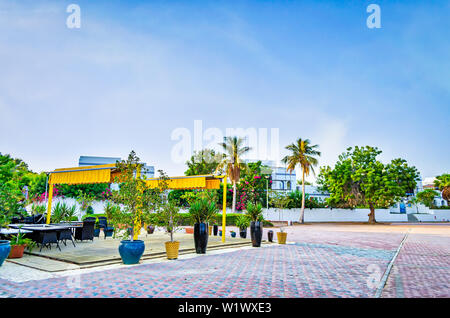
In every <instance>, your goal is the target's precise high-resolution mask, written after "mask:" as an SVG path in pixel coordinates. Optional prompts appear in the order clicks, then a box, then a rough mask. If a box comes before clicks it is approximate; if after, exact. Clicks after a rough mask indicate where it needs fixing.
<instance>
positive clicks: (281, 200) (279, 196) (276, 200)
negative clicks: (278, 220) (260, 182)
mask: <svg viewBox="0 0 450 318" xmlns="http://www.w3.org/2000/svg"><path fill="white" fill-rule="evenodd" d="M269 201H270V204H271V205H272V206H274V207H275V208H276V209H286V208H287V207H288V206H289V205H290V204H292V202H293V201H294V199H293V198H292V197H291V196H290V195H286V194H284V193H278V192H275V193H273V194H272V195H271V196H270V198H269Z"/></svg>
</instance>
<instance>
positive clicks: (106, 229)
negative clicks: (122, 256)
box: [98, 216, 114, 240]
mask: <svg viewBox="0 0 450 318" xmlns="http://www.w3.org/2000/svg"><path fill="white" fill-rule="evenodd" d="M98 226H99V228H101V229H103V233H105V240H106V237H107V236H112V235H113V233H114V228H113V227H112V226H108V221H107V219H106V217H104V216H99V217H98Z"/></svg>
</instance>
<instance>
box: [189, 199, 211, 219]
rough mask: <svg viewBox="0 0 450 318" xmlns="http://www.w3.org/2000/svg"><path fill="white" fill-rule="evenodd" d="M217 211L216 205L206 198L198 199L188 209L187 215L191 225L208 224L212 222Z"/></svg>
mask: <svg viewBox="0 0 450 318" xmlns="http://www.w3.org/2000/svg"><path fill="white" fill-rule="evenodd" d="M217 211H218V209H217V206H216V203H215V202H214V201H211V200H209V199H207V198H198V199H197V200H195V201H194V202H193V203H192V204H191V207H190V208H189V214H190V216H191V220H192V222H193V223H209V222H210V221H212V220H213V218H214V216H215V215H216V214H217Z"/></svg>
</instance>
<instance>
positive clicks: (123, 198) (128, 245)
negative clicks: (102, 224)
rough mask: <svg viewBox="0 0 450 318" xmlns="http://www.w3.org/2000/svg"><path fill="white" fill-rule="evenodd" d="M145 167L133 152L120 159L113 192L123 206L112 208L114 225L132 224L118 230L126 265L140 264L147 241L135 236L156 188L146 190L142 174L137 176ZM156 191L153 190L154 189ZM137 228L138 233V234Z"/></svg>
mask: <svg viewBox="0 0 450 318" xmlns="http://www.w3.org/2000/svg"><path fill="white" fill-rule="evenodd" d="M141 168H142V164H141V163H140V162H139V158H138V157H137V156H136V154H135V152H134V151H132V152H131V153H130V154H129V155H128V159H127V160H126V161H125V160H122V161H118V162H117V163H116V169H117V171H118V174H117V175H116V177H115V180H114V181H115V183H119V184H120V187H119V190H118V191H113V193H112V201H113V202H114V203H116V204H120V205H121V208H120V209H113V210H112V211H110V215H109V216H108V217H109V219H110V220H111V222H112V223H113V224H114V225H115V226H114V228H119V225H121V226H123V225H128V226H131V227H129V228H128V229H125V230H121V231H119V232H117V233H116V232H115V236H116V235H118V236H119V237H121V238H122V241H121V242H120V246H119V254H120V257H121V258H122V262H123V263H124V264H127V265H129V264H137V263H139V260H140V259H141V257H142V254H143V253H144V250H145V244H144V241H142V240H138V239H135V238H136V237H137V235H138V233H139V232H137V231H140V229H141V224H142V216H143V211H144V210H146V207H147V206H149V205H150V203H151V201H152V199H153V198H154V196H153V194H154V193H156V192H155V191H146V190H147V187H146V183H145V181H144V180H143V179H141V178H140V177H135V172H136V171H138V170H140V169H141ZM152 190H153V189H152ZM135 231H136V235H135Z"/></svg>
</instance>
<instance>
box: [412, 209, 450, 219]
mask: <svg viewBox="0 0 450 318" xmlns="http://www.w3.org/2000/svg"><path fill="white" fill-rule="evenodd" d="M413 215H414V216H415V217H416V219H418V220H419V221H420V222H442V221H447V222H448V221H450V210H430V209H429V213H427V214H425V213H421V214H413Z"/></svg>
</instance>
